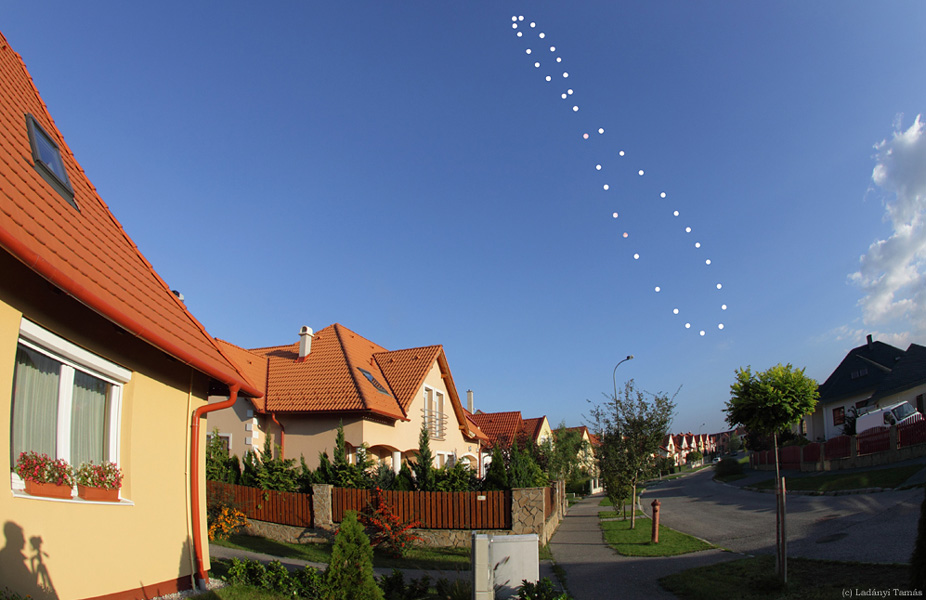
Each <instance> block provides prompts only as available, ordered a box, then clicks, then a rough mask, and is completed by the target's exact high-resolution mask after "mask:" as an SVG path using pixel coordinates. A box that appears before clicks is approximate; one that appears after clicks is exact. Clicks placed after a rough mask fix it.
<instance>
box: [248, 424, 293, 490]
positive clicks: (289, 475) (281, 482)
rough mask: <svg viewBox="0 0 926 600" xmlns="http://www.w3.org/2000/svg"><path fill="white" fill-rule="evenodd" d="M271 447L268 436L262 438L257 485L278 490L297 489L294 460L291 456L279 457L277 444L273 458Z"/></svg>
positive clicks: (261, 487)
mask: <svg viewBox="0 0 926 600" xmlns="http://www.w3.org/2000/svg"><path fill="white" fill-rule="evenodd" d="M272 448H273V446H272V443H271V441H270V437H269V436H268V437H266V438H265V439H264V449H263V450H262V451H261V453H260V456H259V459H260V460H259V463H260V466H259V467H258V469H257V477H256V480H257V487H259V488H260V489H262V490H275V491H278V492H295V491H298V490H299V483H298V481H297V477H298V472H297V471H296V460H295V459H293V458H287V459H283V458H281V457H280V456H279V454H280V447H279V446H277V457H276V458H274V456H273V449H272Z"/></svg>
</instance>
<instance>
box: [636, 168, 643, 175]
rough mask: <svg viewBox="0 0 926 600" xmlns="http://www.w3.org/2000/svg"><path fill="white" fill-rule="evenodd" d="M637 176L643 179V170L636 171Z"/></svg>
mask: <svg viewBox="0 0 926 600" xmlns="http://www.w3.org/2000/svg"><path fill="white" fill-rule="evenodd" d="M637 175H639V176H640V177H643V169H640V170H639V171H637Z"/></svg>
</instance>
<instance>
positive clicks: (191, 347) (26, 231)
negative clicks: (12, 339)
mask: <svg viewBox="0 0 926 600" xmlns="http://www.w3.org/2000/svg"><path fill="white" fill-rule="evenodd" d="M27 114H31V115H32V116H33V117H34V118H35V120H36V121H37V122H38V123H39V125H41V127H42V128H43V129H44V130H45V132H46V133H47V134H48V135H49V136H50V137H51V138H52V139H53V140H54V141H55V142H56V143H57V144H58V147H59V149H60V151H61V158H62V160H63V162H64V165H65V169H66V171H67V174H68V178H69V179H70V182H71V186H72V187H73V189H74V200H75V202H76V204H77V206H78V207H79V210H76V209H74V208H73V207H72V206H71V205H70V204H68V202H67V201H66V200H65V199H63V198H62V197H61V196H60V195H59V194H58V193H57V192H56V191H55V190H54V189H53V188H52V187H51V185H49V184H48V183H47V182H46V181H45V180H44V179H43V178H42V177H41V176H40V175H39V173H38V172H37V171H36V170H35V168H34V166H33V159H32V150H31V146H30V144H29V134H28V127H27V121H26V115H27ZM0 183H2V186H0V188H2V191H0V228H2V229H3V231H4V234H5V235H7V236H10V237H12V238H13V239H14V240H16V242H17V243H18V244H19V245H21V246H22V247H23V248H25V252H26V253H31V254H34V255H37V256H39V257H41V260H42V261H44V262H46V263H47V264H48V265H49V266H50V267H51V268H52V269H54V270H55V271H56V272H57V273H60V274H61V275H63V277H64V278H66V279H67V280H68V281H69V282H71V283H69V284H68V285H69V286H70V287H69V289H65V291H66V292H68V293H69V294H71V295H73V296H74V297H76V298H77V299H78V300H84V301H86V303H87V304H88V305H92V304H93V303H92V302H89V301H87V299H88V298H90V297H91V296H94V297H97V298H101V299H102V300H103V301H105V302H106V303H107V305H109V306H112V307H113V308H114V309H115V310H114V311H113V314H105V313H103V316H105V317H107V318H110V320H113V321H114V322H116V323H117V324H120V325H123V326H124V325H125V323H121V322H120V321H119V318H120V317H119V316H116V315H117V313H118V314H121V315H128V316H129V318H131V319H133V320H134V322H135V323H137V324H139V325H140V327H141V331H140V332H137V333H138V335H139V337H141V338H142V339H145V340H147V341H148V342H149V343H151V344H152V345H155V346H158V344H157V343H155V341H153V340H155V339H163V340H167V341H169V342H170V343H171V344H173V345H174V346H175V347H177V348H180V349H182V351H184V352H188V353H189V354H190V355H191V356H195V357H196V359H197V360H200V361H201V363H202V364H205V365H208V366H209V367H208V368H209V370H210V371H212V372H210V373H209V374H214V373H227V372H229V371H231V372H234V368H233V367H232V365H231V363H230V362H229V361H228V360H227V359H226V358H225V357H224V356H223V355H222V353H221V352H220V351H219V349H218V347H217V346H216V344H215V342H214V341H213V339H212V337H211V336H210V335H209V334H208V333H207V332H206V331H205V329H204V328H203V327H202V325H201V324H200V323H199V322H198V321H197V320H196V319H195V318H194V317H193V316H192V315H191V314H190V313H189V312H188V311H187V309H186V307H185V306H184V305H183V303H182V302H180V300H178V299H177V298H176V297H175V296H174V295H173V294H172V293H171V291H170V288H169V287H168V286H167V284H166V283H164V281H163V280H162V279H161V278H160V277H159V276H158V274H157V273H156V272H155V271H154V268H153V267H152V266H151V264H150V263H149V262H148V261H147V260H146V259H145V258H144V256H142V254H141V252H140V251H139V250H138V248H137V247H136V246H135V244H134V243H133V242H132V240H131V239H130V238H129V236H128V235H127V234H126V232H125V231H124V230H123V229H122V226H121V225H120V224H119V222H118V221H116V219H115V217H114V216H113V215H112V213H111V212H110V211H109V208H108V207H107V206H106V204H105V203H104V202H103V200H102V199H101V198H100V196H99V195H98V194H97V192H96V189H95V188H94V187H93V186H92V185H91V184H90V181H89V180H88V179H87V176H86V174H85V173H84V171H83V169H82V168H81V167H80V165H79V164H78V163H77V160H76V159H75V158H74V155H73V153H72V152H71V150H70V148H69V147H68V145H67V144H66V143H65V141H64V139H63V137H62V135H61V133H60V132H59V131H58V129H57V127H56V126H55V123H54V121H53V120H52V118H51V116H50V114H49V112H48V109H47V108H46V106H45V104H44V103H43V102H42V99H41V97H40V96H39V94H38V91H37V90H36V88H35V85H34V83H33V81H32V78H31V76H30V75H29V73H28V71H27V70H26V67H25V63H24V62H23V61H22V59H21V58H20V56H19V55H18V54H17V53H16V52H14V51H13V50H12V49H11V48H10V46H9V44H8V43H7V41H6V38H5V37H3V35H2V34H0ZM6 250H7V251H9V252H11V253H12V254H13V255H14V256H17V258H19V259H20V260H23V261H24V262H26V264H27V265H28V266H30V267H32V268H35V263H34V262H32V260H31V258H29V256H24V255H23V254H20V253H18V252H16V251H14V250H12V249H11V248H6ZM149 334H150V335H149ZM162 349H163V348H162ZM178 358H181V357H178Z"/></svg>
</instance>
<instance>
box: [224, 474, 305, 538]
mask: <svg viewBox="0 0 926 600" xmlns="http://www.w3.org/2000/svg"><path fill="white" fill-rule="evenodd" d="M206 495H207V496H208V498H209V500H210V502H213V501H218V502H221V503H223V504H227V505H229V506H232V507H234V508H237V509H238V510H240V511H242V512H243V513H244V514H245V516H247V518H249V519H255V520H257V521H267V522H268V523H279V524H281V525H294V526H296V527H309V528H311V527H312V494H297V493H291V492H272V491H268V490H261V489H258V488H252V487H244V486H241V485H232V484H229V483H220V482H218V481H207V482H206Z"/></svg>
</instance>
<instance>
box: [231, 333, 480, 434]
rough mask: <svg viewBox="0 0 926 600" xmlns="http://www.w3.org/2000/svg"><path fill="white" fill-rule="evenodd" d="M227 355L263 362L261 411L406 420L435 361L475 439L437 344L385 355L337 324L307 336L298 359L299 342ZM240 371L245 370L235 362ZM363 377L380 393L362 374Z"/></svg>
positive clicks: (459, 418)
mask: <svg viewBox="0 0 926 600" xmlns="http://www.w3.org/2000/svg"><path fill="white" fill-rule="evenodd" d="M235 348H236V349H235V350H234V351H233V352H234V354H230V355H231V356H232V358H233V359H234V360H236V361H248V360H250V359H251V357H254V358H258V359H261V360H265V361H266V368H267V371H266V373H267V374H266V377H265V378H264V379H263V386H264V389H265V390H266V401H265V404H264V406H263V410H266V411H268V412H284V413H316V414H317V413H351V412H354V413H361V414H363V413H367V414H371V415H376V416H378V417H383V418H387V419H394V420H403V421H408V420H410V419H411V416H409V414H408V410H409V407H410V406H411V403H412V401H413V400H414V399H415V397H416V396H417V394H418V393H419V391H420V390H421V386H422V385H423V384H424V381H425V378H426V377H427V376H428V373H429V372H430V371H431V368H432V367H433V366H434V362H435V361H437V363H438V367H439V369H440V371H441V376H442V378H443V379H444V383H445V386H446V388H447V392H448V394H449V395H450V400H451V406H452V407H453V410H454V412H455V414H456V417H457V422H458V423H462V424H463V425H462V426H461V429H462V430H463V433H464V435H468V436H469V437H479V433H481V432H478V428H476V427H475V426H469V421H468V420H467V419H466V417H465V414H464V409H463V408H462V405H461V404H460V398H459V396H458V395H457V391H456V386H455V385H454V383H453V376H452V375H451V373H450V367H449V365H448V364H447V358H446V356H445V355H444V349H443V347H442V346H425V347H423V348H408V349H404V350H394V351H389V350H386V349H385V348H383V347H382V346H380V345H379V344H376V343H374V342H371V341H370V340H368V339H366V338H364V337H363V336H361V335H359V334H357V333H355V332H353V331H351V330H350V329H348V328H347V327H345V326H343V325H341V324H340V323H335V324H334V325H330V326H328V327H325V328H324V329H322V330H321V331H319V332H318V333H316V334H315V335H314V337H313V338H312V344H311V349H310V351H309V354H308V356H306V357H305V359H304V360H300V359H299V344H298V343H294V344H289V345H286V346H273V347H269V348H255V349H252V350H244V349H241V348H237V347H235ZM239 364H240V366H241V368H242V370H244V371H245V373H248V374H249V375H250V374H251V371H250V369H251V367H250V366H249V365H248V364H245V363H239ZM364 371H365V372H366V373H369V374H370V376H371V377H372V378H373V379H374V380H376V382H377V383H378V384H379V385H380V387H381V389H378V388H377V387H376V385H375V384H374V383H373V382H372V381H370V379H369V378H368V377H367V376H366V374H365V373H364Z"/></svg>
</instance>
